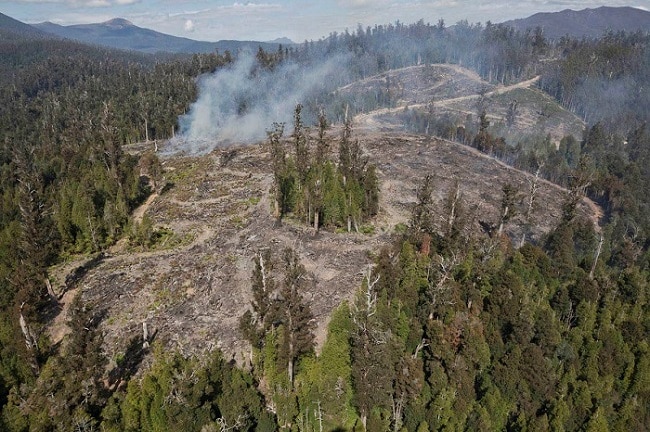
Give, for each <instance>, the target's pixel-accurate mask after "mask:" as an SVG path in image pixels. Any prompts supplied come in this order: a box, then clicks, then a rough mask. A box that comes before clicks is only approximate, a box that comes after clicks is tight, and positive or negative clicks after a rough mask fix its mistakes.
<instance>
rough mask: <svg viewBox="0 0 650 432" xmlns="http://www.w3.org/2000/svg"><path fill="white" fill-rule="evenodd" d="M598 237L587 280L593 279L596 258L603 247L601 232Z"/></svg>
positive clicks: (596, 262)
mask: <svg viewBox="0 0 650 432" xmlns="http://www.w3.org/2000/svg"><path fill="white" fill-rule="evenodd" d="M599 236H600V239H599V240H598V246H597V247H596V252H595V253H594V262H593V263H592V264H591V270H589V280H593V279H594V272H595V271H596V265H597V264H598V258H599V257H600V252H601V250H602V248H603V242H604V241H605V240H604V238H603V234H602V233H600V234H599Z"/></svg>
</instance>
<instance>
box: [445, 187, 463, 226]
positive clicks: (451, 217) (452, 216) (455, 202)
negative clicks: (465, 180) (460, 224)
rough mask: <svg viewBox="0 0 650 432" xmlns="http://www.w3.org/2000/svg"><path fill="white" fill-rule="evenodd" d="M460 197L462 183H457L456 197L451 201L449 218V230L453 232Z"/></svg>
mask: <svg viewBox="0 0 650 432" xmlns="http://www.w3.org/2000/svg"><path fill="white" fill-rule="evenodd" d="M459 199H460V184H459V183H456V192H455V193H454V198H453V199H452V201H451V208H450V209H449V218H448V219H447V230H448V232H449V233H450V234H451V230H452V228H453V227H454V222H456V206H457V205H458V200H459Z"/></svg>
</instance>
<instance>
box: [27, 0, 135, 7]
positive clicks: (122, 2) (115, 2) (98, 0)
mask: <svg viewBox="0 0 650 432" xmlns="http://www.w3.org/2000/svg"><path fill="white" fill-rule="evenodd" d="M141 1H142V0H19V1H15V3H37V4H38V3H63V4H66V5H69V6H73V7H77V8H84V7H110V6H127V5H132V4H136V3H140V2H141Z"/></svg>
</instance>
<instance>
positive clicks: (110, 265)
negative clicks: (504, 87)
mask: <svg viewBox="0 0 650 432" xmlns="http://www.w3.org/2000/svg"><path fill="white" fill-rule="evenodd" d="M445 71H447V72H445V73H447V74H448V76H445V77H442V78H440V80H449V81H452V82H455V83H458V82H465V80H468V79H469V78H468V76H469V75H471V74H469V73H468V72H467V71H464V70H462V71H461V72H462V73H460V72H459V70H458V68H457V67H451V66H449V67H448V68H447V69H445ZM455 74H456V75H455ZM475 78H476V77H474V79H475ZM472 82H475V81H472ZM475 86H478V85H476V84H475ZM478 87H480V86H478ZM375 121H379V120H377V117H376V116H366V117H365V118H358V119H357V123H358V124H359V126H360V127H358V128H357V129H355V136H356V137H357V138H359V140H360V141H361V143H362V145H363V148H364V150H365V152H366V154H367V156H368V158H369V162H370V163H374V164H376V165H377V167H378V175H379V178H380V182H381V191H382V192H381V200H380V205H381V209H380V213H379V215H378V216H377V217H376V219H375V220H373V221H372V225H373V226H374V228H375V229H374V233H373V234H369V235H364V234H357V233H350V234H348V233H343V234H341V233H333V232H328V231H323V230H321V231H320V232H319V233H317V234H316V233H314V230H313V229H312V228H309V227H307V226H306V225H305V224H304V223H301V221H295V220H291V219H288V220H285V221H283V223H281V224H278V223H277V221H276V220H275V219H274V217H273V216H272V203H271V197H270V188H271V185H272V173H271V171H270V166H271V164H270V155H269V153H268V152H267V151H266V149H265V147H264V146H261V145H253V146H245V147H244V146H242V147H230V148H228V149H219V150H215V151H214V152H212V153H211V154H209V155H205V156H201V157H186V156H169V157H166V158H165V160H164V167H165V176H166V181H167V182H169V184H170V187H168V188H167V189H166V190H165V191H164V192H163V193H161V194H160V195H157V196H152V198H150V199H149V200H147V202H146V203H145V204H144V205H143V206H142V207H141V208H140V209H138V210H136V212H135V215H134V217H137V218H142V216H143V215H144V214H146V215H148V217H150V218H151V220H152V221H153V222H154V224H155V226H156V227H157V228H158V229H161V230H162V229H164V230H165V232H168V233H169V232H171V233H173V235H172V236H171V237H169V236H168V237H165V240H164V241H161V242H160V243H159V244H157V245H156V246H155V247H154V248H152V249H150V250H138V249H134V248H133V247H131V246H129V245H128V244H126V243H122V244H121V246H120V247H116V248H113V249H111V251H110V252H109V254H108V256H107V257H106V258H104V259H103V260H102V261H101V262H100V263H99V264H98V265H96V266H95V267H93V268H91V269H89V270H88V271H87V272H86V273H85V274H84V276H83V277H82V279H81V280H80V281H79V282H78V283H77V284H76V289H77V290H79V291H80V292H81V293H82V299H83V301H84V302H86V303H87V304H89V305H92V306H93V307H97V308H103V309H106V310H107V318H106V319H105V320H104V321H103V322H102V323H101V330H102V331H103V332H104V334H105V343H104V349H105V351H106V354H107V355H108V357H109V358H116V357H117V356H119V355H121V354H122V353H123V352H124V351H125V350H126V347H127V344H128V342H129V340H130V339H132V338H134V337H141V335H142V323H143V322H147V324H148V328H149V332H150V333H153V334H155V339H156V340H158V341H160V342H162V343H163V344H164V345H165V346H166V347H169V348H170V349H178V350H180V351H181V352H183V353H186V354H189V353H200V352H204V351H208V350H211V349H213V348H215V347H219V348H221V349H222V350H223V351H224V352H225V353H226V355H227V356H229V357H232V358H234V359H236V360H237V361H238V362H240V363H243V362H245V360H246V358H247V357H248V352H249V346H248V344H247V343H246V342H245V341H244V340H242V337H241V335H240V333H239V331H238V321H239V317H240V316H241V315H242V314H243V313H244V311H245V310H246V309H247V308H249V307H250V300H251V292H250V277H251V273H252V270H253V261H252V259H253V257H254V256H255V255H256V253H257V252H258V251H259V250H261V249H265V248H271V250H272V251H274V252H278V253H279V252H281V251H282V250H283V249H284V248H285V247H292V248H294V249H295V250H296V251H297V252H298V253H299V255H300V257H301V262H302V263H303V264H304V265H305V267H306V268H307V270H308V271H309V272H310V273H311V275H312V282H313V283H312V287H311V289H310V290H309V291H308V292H307V293H306V294H305V299H306V300H307V301H308V302H309V303H310V306H311V309H312V311H313V313H314V316H315V318H316V322H317V325H318V330H317V335H316V336H317V342H318V343H319V344H322V342H323V341H324V337H325V328H326V324H327V321H328V317H329V316H330V314H331V312H332V310H333V309H334V308H336V307H337V306H338V305H340V304H341V302H343V301H344V300H349V299H351V298H352V296H353V295H354V292H355V291H356V290H357V289H358V287H359V286H360V284H361V282H362V277H363V276H362V272H363V271H364V270H365V269H366V268H367V266H368V265H369V264H371V263H372V261H373V256H374V254H375V253H376V252H377V251H378V250H379V249H380V248H381V247H382V246H383V245H387V244H389V243H390V242H392V241H393V240H394V238H395V236H396V235H397V234H396V233H395V226H396V225H397V224H400V223H406V222H407V221H408V219H409V214H410V211H411V208H412V206H413V203H414V202H415V191H416V188H417V185H418V184H419V183H420V182H421V180H422V179H423V178H424V176H425V175H427V174H432V175H433V176H434V179H435V180H434V183H435V199H436V200H437V201H439V202H442V200H443V198H444V197H445V196H446V194H447V193H448V191H449V190H450V188H452V187H454V184H455V183H456V182H458V183H459V184H460V187H461V191H462V194H463V201H464V202H465V204H466V206H467V207H468V208H471V209H473V212H474V214H475V215H476V218H475V220H474V224H473V225H472V226H471V227H470V229H471V230H473V231H475V232H476V233H480V232H481V228H480V226H479V222H480V221H483V222H486V223H494V222H495V221H496V220H497V217H498V213H499V207H500V199H501V187H502V185H503V184H504V183H506V182H509V183H512V184H514V185H516V186H518V187H519V188H520V190H521V191H522V192H525V191H527V190H528V189H527V188H528V182H527V179H529V178H530V175H529V174H527V173H523V172H520V171H517V170H515V169H513V168H511V167H508V166H506V165H505V164H503V163H501V162H499V161H497V160H495V159H493V158H491V157H489V156H486V155H484V154H481V153H479V152H478V151H476V150H474V149H472V148H468V147H465V146H462V145H459V144H456V143H453V142H448V141H443V140H439V139H430V138H426V137H422V136H416V135H411V134H406V133H404V132H402V131H399V130H394V129H392V128H387V129H388V130H387V131H382V128H381V127H379V128H377V127H372V125H373V124H372V122H375ZM332 134H333V135H334V134H336V131H332ZM334 147H336V145H334ZM224 161H227V163H225V164H224ZM564 193H565V191H564V190H563V189H561V188H560V187H558V186H556V185H553V184H550V183H548V182H542V184H541V188H540V190H539V192H538V194H539V195H538V201H537V202H538V205H537V207H536V208H535V212H534V216H533V222H534V224H535V226H536V228H535V229H534V231H533V234H532V239H533V240H538V239H539V238H540V237H541V236H542V235H543V234H544V233H546V232H548V230H550V229H551V228H552V227H553V226H554V225H555V224H556V223H557V221H558V218H559V216H560V214H561V210H560V205H561V202H562V198H563V194H564ZM437 208H438V210H439V211H440V214H438V215H437V221H438V222H440V223H442V217H443V215H442V205H440V206H437ZM597 209H598V208H597V206H596V205H595V204H593V203H588V202H585V204H584V205H583V206H582V208H581V211H582V212H583V213H584V214H586V215H589V216H590V217H594V218H598V214H597ZM519 225H520V221H519V222H517V221H515V222H514V223H512V224H510V225H509V226H508V227H507V233H508V235H509V236H511V237H512V238H513V239H518V238H519V236H520V234H521V227H520V226H519ZM72 267H74V266H73V265H72V264H71V265H68V267H66V269H63V268H60V269H58V270H57V275H58V276H57V277H55V278H54V279H55V280H56V282H55V285H57V286H55V290H59V292H62V290H63V288H62V285H61V284H62V281H64V280H65V273H66V271H70V268H72ZM72 295H73V293H69V294H67V296H72ZM63 300H64V303H66V304H67V303H68V301H69V299H67V298H64V299H63ZM66 312H67V309H65V308H64V310H63V312H62V313H61V314H60V315H59V317H57V318H56V319H55V321H54V323H53V324H54V325H53V326H52V333H53V334H52V335H53V337H57V338H60V337H63V335H64V334H65V329H64V328H63V327H62V326H64V323H65V314H66Z"/></svg>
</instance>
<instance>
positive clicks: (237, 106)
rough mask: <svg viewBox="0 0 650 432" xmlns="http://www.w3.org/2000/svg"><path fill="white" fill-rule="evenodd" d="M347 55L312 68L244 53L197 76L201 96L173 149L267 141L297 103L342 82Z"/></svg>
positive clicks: (289, 118) (197, 149) (185, 117)
mask: <svg viewBox="0 0 650 432" xmlns="http://www.w3.org/2000/svg"><path fill="white" fill-rule="evenodd" d="M344 64H345V57H341V56H339V57H335V58H332V59H329V60H328V61H326V62H324V63H322V64H318V65H315V66H312V67H306V66H304V65H299V64H296V63H294V62H284V63H282V64H280V65H278V66H276V67H275V68H274V69H272V70H268V69H264V68H261V67H260V66H259V64H258V63H257V61H256V59H255V56H254V55H252V54H251V53H244V54H241V55H240V56H239V58H238V59H237V61H236V62H235V63H234V64H232V65H230V66H229V67H226V68H224V69H220V70H218V71H216V72H215V73H213V74H211V75H206V76H203V77H202V78H200V80H199V84H198V85H199V97H198V99H197V101H196V102H195V103H194V104H192V106H191V108H190V110H189V112H188V113H187V114H185V115H183V116H181V117H180V118H179V130H180V134H179V135H180V136H179V137H178V138H177V139H175V140H173V141H172V142H171V143H170V145H171V149H170V150H171V151H172V152H175V151H181V152H186V153H190V154H198V153H207V152H210V151H212V150H213V149H214V148H216V147H219V146H224V145H229V144H241V143H254V142H258V141H261V140H264V139H265V137H266V131H267V130H268V129H270V128H271V126H272V124H273V123H274V122H285V123H288V124H290V123H291V121H292V118H293V111H294V108H295V106H296V104H297V103H303V104H305V101H307V100H309V101H311V102H312V103H313V101H314V100H315V99H317V95H319V94H324V92H326V91H327V89H331V88H332V86H333V85H336V84H338V83H340V82H341V80H342V77H341V71H342V70H346V67H345V66H344Z"/></svg>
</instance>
